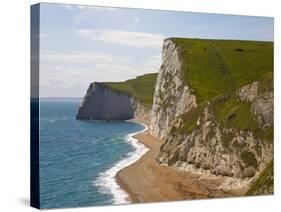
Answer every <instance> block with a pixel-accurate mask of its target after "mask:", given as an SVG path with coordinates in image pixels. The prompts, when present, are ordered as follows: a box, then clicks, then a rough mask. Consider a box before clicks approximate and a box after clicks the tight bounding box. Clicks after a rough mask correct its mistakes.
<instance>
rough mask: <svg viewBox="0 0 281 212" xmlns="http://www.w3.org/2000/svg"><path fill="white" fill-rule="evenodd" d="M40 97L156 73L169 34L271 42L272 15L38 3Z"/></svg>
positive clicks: (79, 92)
mask: <svg viewBox="0 0 281 212" xmlns="http://www.w3.org/2000/svg"><path fill="white" fill-rule="evenodd" d="M40 21H41V23H40V96H41V97H82V96H83V95H84V94H85V92H86V89H87V87H88V86H89V83H90V82H92V81H124V80H126V79H130V78H134V77H136V76H138V75H142V74H145V73H152V72H157V71H158V70H159V67H160V65H161V49H162V43H163V40H164V39H165V38H167V37H187V38H209V39H239V40H262V41H273V34H274V33H273V18H269V17H251V16H234V15H218V14H206V13H205V14H204V13H190V12H173V11H159V10H142V9H124V8H109V7H94V6H79V5H67V4H47V3H43V4H41V7H40Z"/></svg>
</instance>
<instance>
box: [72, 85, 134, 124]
mask: <svg viewBox="0 0 281 212" xmlns="http://www.w3.org/2000/svg"><path fill="white" fill-rule="evenodd" d="M132 118H134V110H133V104H132V101H131V97H130V96H128V95H127V94H125V93H122V92H116V91H113V90H111V89H109V88H107V87H106V86H103V85H102V84H101V83H91V84H90V86H89V88H88V90H87V93H86V95H85V97H84V99H83V102H82V104H81V105H80V107H79V109H78V113H77V115H76V119H88V120H92V119H93V120H94V119H95V120H127V119H132Z"/></svg>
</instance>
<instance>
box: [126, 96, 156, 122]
mask: <svg viewBox="0 0 281 212" xmlns="http://www.w3.org/2000/svg"><path fill="white" fill-rule="evenodd" d="M130 101H131V104H132V107H133V111H134V120H135V121H136V122H139V123H143V124H145V125H147V126H149V123H150V118H151V109H149V108H147V107H145V106H143V105H142V104H141V103H140V102H139V101H138V100H137V99H136V98H134V97H131V98H130Z"/></svg>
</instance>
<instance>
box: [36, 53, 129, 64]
mask: <svg viewBox="0 0 281 212" xmlns="http://www.w3.org/2000/svg"><path fill="white" fill-rule="evenodd" d="M40 60H41V62H56V63H64V62H67V63H79V64H81V63H92V64H94V63H95V64H97V63H117V62H118V63H129V62H130V59H129V58H125V57H121V56H115V55H109V54H100V53H93V52H91V53H89V52H67V53H66V52H50V51H42V52H40Z"/></svg>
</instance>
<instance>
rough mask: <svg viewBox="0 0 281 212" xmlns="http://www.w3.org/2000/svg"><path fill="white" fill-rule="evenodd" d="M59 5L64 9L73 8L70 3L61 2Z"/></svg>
mask: <svg viewBox="0 0 281 212" xmlns="http://www.w3.org/2000/svg"><path fill="white" fill-rule="evenodd" d="M61 7H62V8H64V9H66V10H73V9H74V5H71V4H61Z"/></svg>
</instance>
